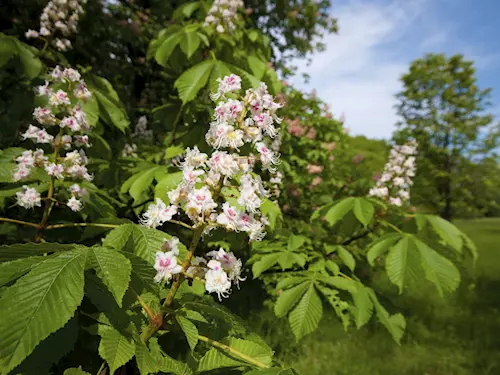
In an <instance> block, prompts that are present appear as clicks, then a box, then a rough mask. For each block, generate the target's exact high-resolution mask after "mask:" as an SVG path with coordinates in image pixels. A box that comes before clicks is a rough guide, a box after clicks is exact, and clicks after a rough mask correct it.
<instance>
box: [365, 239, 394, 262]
mask: <svg viewBox="0 0 500 375" xmlns="http://www.w3.org/2000/svg"><path fill="white" fill-rule="evenodd" d="M399 239H401V235H400V234H399V233H389V234H386V235H385V236H382V237H380V238H379V239H378V240H377V241H376V242H375V243H374V244H372V245H371V246H370V248H369V249H368V251H367V253H366V258H367V259H368V263H370V265H372V266H373V265H374V264H375V260H376V259H377V258H378V257H379V256H381V255H382V254H384V253H385V252H387V251H389V249H390V248H391V246H392V245H394V244H395V243H396V242H397V241H398V240H399Z"/></svg>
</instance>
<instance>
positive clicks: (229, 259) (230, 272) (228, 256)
mask: <svg viewBox="0 0 500 375" xmlns="http://www.w3.org/2000/svg"><path fill="white" fill-rule="evenodd" d="M162 250H163V249H162ZM164 250H168V251H166V252H163V251H158V252H157V253H156V259H155V265H154V268H155V270H156V272H157V273H156V276H155V281H156V282H157V283H160V282H162V281H166V282H167V283H168V282H169V281H170V279H171V278H172V276H173V275H176V274H179V273H181V272H182V267H181V265H180V264H178V259H177V256H178V255H179V239H178V238H176V237H172V238H171V239H170V240H168V241H166V243H165V245H164ZM207 257H209V258H210V259H208V260H207V259H205V258H202V257H195V258H194V259H193V260H192V262H191V266H190V267H189V268H188V269H187V271H186V274H187V275H188V276H190V277H192V278H199V279H202V280H204V281H205V290H206V291H207V292H208V293H216V294H217V296H218V297H219V300H221V299H222V298H221V297H225V298H226V297H228V296H229V293H230V292H231V286H232V284H233V283H234V284H236V285H237V286H238V287H239V282H240V281H244V280H245V278H242V277H241V271H242V263H241V259H238V258H236V257H235V256H234V254H233V253H232V252H226V251H224V249H222V248H220V249H219V250H218V251H211V252H209V253H207Z"/></svg>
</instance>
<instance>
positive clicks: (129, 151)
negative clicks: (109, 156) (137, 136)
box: [122, 143, 138, 158]
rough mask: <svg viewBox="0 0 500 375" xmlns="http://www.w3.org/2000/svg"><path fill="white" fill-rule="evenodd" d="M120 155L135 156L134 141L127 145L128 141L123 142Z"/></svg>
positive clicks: (125, 156)
mask: <svg viewBox="0 0 500 375" xmlns="http://www.w3.org/2000/svg"><path fill="white" fill-rule="evenodd" d="M122 157H124V158H137V157H138V155H137V145H136V144H135V143H132V144H131V145H129V144H128V143H126V144H125V146H124V147H123V150H122Z"/></svg>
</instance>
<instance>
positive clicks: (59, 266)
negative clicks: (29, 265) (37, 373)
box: [0, 248, 87, 374]
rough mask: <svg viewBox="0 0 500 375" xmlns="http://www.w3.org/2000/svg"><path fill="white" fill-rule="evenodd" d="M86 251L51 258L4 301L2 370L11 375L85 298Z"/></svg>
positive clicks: (0, 346)
mask: <svg viewBox="0 0 500 375" xmlns="http://www.w3.org/2000/svg"><path fill="white" fill-rule="evenodd" d="M86 258H87V249H86V248H77V249H75V250H72V251H68V252H66V253H62V254H59V255H57V256H55V257H53V258H50V259H47V260H46V261H44V262H43V263H41V264H40V265H39V266H37V267H36V268H34V269H33V270H32V271H31V272H30V273H28V274H27V275H25V276H23V277H22V278H21V279H19V280H18V281H17V283H16V284H14V285H13V286H12V287H10V288H8V289H7V291H6V292H5V293H4V294H3V295H2V298H1V299H0V316H1V317H2V319H1V321H0V367H1V368H3V370H2V374H7V373H8V372H10V370H12V369H13V368H14V367H16V366H17V365H18V364H19V363H21V361H22V360H23V359H24V358H26V357H27V356H28V355H29V354H30V353H31V352H32V351H33V350H34V349H35V347H36V346H37V345H38V344H39V343H40V341H42V340H44V339H45V338H46V337H48V336H49V335H50V334H51V333H52V332H55V331H56V330H58V329H59V328H61V327H63V326H64V325H65V324H66V322H67V321H68V320H69V319H70V318H71V317H72V316H73V314H74V312H75V310H76V308H77V307H78V305H80V303H81V301H82V299H83V284H84V277H83V272H84V269H85V263H86Z"/></svg>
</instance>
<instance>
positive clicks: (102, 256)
mask: <svg viewBox="0 0 500 375" xmlns="http://www.w3.org/2000/svg"><path fill="white" fill-rule="evenodd" d="M89 255H90V260H91V263H92V267H93V268H94V269H95V270H96V274H97V276H99V277H100V278H101V280H102V281H103V283H104V285H106V287H107V288H108V289H109V291H110V292H111V294H113V296H114V297H115V299H116V302H117V303H118V306H120V307H121V306H122V299H123V295H124V294H125V291H126V290H127V289H128V284H129V282H130V273H131V271H132V266H131V264H130V261H129V260H128V259H127V258H126V257H125V256H124V255H122V254H121V253H119V252H118V251H116V250H114V249H110V248H106V247H92V248H91V249H90V254H89Z"/></svg>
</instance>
